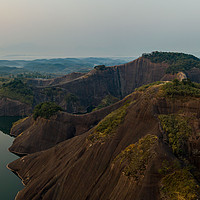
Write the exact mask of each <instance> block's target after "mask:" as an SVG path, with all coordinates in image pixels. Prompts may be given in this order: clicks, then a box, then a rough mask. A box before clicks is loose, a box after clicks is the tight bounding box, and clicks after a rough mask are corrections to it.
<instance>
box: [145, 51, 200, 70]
mask: <svg viewBox="0 0 200 200" xmlns="http://www.w3.org/2000/svg"><path fill="white" fill-rule="evenodd" d="M142 57H144V58H147V59H150V60H151V62H153V63H162V62H165V63H167V64H169V67H168V68H167V71H166V72H167V73H172V74H174V73H177V72H180V71H183V72H185V71H187V70H190V69H192V68H194V67H195V68H200V59H199V58H197V57H195V56H193V55H190V54H185V53H173V52H159V51H155V52H152V53H148V54H146V53H145V54H142Z"/></svg>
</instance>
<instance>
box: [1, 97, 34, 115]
mask: <svg viewBox="0 0 200 200" xmlns="http://www.w3.org/2000/svg"><path fill="white" fill-rule="evenodd" d="M31 109H32V108H31V107H30V106H29V105H27V104H25V103H21V102H20V101H17V100H13V99H9V98H6V97H1V98H0V116H25V115H28V114H29V113H30V112H31Z"/></svg>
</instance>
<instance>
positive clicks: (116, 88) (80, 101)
mask: <svg viewBox="0 0 200 200" xmlns="http://www.w3.org/2000/svg"><path fill="white" fill-rule="evenodd" d="M168 67H169V64H167V62H157V63H155V62H151V60H150V59H148V58H145V57H140V58H138V59H136V60H134V61H132V62H129V63H126V64H123V65H119V66H112V67H96V68H95V69H94V70H92V71H90V72H89V73H86V74H83V73H72V74H68V75H66V76H63V77H59V78H56V79H51V80H36V79H34V80H33V79H29V80H28V81H27V83H28V84H29V85H30V86H31V87H32V90H33V94H34V97H33V98H34V100H33V102H34V103H33V107H34V106H35V105H37V104H39V103H41V102H44V101H54V102H56V103H57V104H59V105H60V106H61V107H63V108H64V110H65V111H67V112H69V113H86V112H90V111H91V110H92V108H93V107H95V106H97V105H98V104H99V103H100V102H101V100H102V99H103V98H105V97H106V96H107V95H112V96H114V97H117V98H119V99H123V98H124V97H125V96H126V95H128V94H130V93H132V92H133V91H134V89H135V88H137V87H139V86H141V85H144V84H148V83H152V82H155V81H160V80H172V79H174V77H176V74H175V75H172V74H170V73H169V74H166V70H167V69H168ZM186 75H187V77H188V78H190V79H191V80H192V81H196V82H200V69H199V68H195V67H192V68H191V69H189V70H186ZM7 101H9V100H7ZM11 107H14V109H13V111H12V110H9V108H8V105H7V103H6V101H4V100H3V99H2V101H1V102H0V108H2V109H0V116H2V115H19V114H21V113H22V111H21V109H22V108H23V110H24V113H25V114H26V115H28V114H30V112H31V106H30V105H29V106H27V105H26V104H24V103H20V105H18V104H17V105H16V104H14V103H13V105H12V106H11ZM27 107H28V108H27ZM3 108H5V109H3ZM17 109H18V110H17Z"/></svg>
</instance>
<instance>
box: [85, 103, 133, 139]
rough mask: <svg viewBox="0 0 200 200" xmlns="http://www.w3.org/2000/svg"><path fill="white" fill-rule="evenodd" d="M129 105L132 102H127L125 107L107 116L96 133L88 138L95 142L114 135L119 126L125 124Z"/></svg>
mask: <svg viewBox="0 0 200 200" xmlns="http://www.w3.org/2000/svg"><path fill="white" fill-rule="evenodd" d="M129 105H130V102H126V103H125V104H124V105H123V106H121V107H120V108H118V109H117V110H115V111H113V112H111V113H110V114H109V115H107V116H106V117H105V118H104V119H103V120H101V121H100V122H99V123H98V125H97V126H96V128H95V130H94V132H93V133H92V134H90V135H89V136H88V139H89V140H90V141H92V142H95V141H98V140H101V139H104V138H106V137H108V136H110V135H112V134H113V133H114V131H115V130H116V128H117V127H118V126H119V124H121V123H122V122H123V120H124V118H125V116H126V112H127V108H128V106H129Z"/></svg>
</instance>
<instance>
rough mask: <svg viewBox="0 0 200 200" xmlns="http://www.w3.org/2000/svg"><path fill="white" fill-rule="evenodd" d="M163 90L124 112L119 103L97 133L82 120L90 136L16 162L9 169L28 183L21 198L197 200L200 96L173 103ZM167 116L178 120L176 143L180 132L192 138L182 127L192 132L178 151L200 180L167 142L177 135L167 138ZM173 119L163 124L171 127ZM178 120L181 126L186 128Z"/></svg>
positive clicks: (146, 94) (136, 98)
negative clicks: (174, 196)
mask: <svg viewBox="0 0 200 200" xmlns="http://www.w3.org/2000/svg"><path fill="white" fill-rule="evenodd" d="M161 87H162V86H153V87H151V88H148V89H146V90H145V91H137V92H134V93H133V94H131V95H130V96H128V97H127V98H126V99H125V100H123V101H121V105H120V106H119V104H116V105H117V106H116V107H115V110H114V111H113V112H111V111H112V110H113V109H111V107H109V108H108V110H109V111H107V112H108V113H109V112H111V113H110V114H109V115H107V116H106V117H105V118H104V119H103V120H102V121H100V122H99V124H98V125H97V126H94V127H93V125H94V124H92V127H90V128H89V126H88V123H86V122H85V123H82V124H81V122H83V121H81V120H80V121H81V122H78V121H79V120H77V122H76V123H75V127H76V124H79V123H80V124H81V126H82V127H84V125H85V127H86V129H88V128H89V130H88V131H86V132H85V131H83V132H79V133H80V135H79V134H78V135H77V136H76V137H73V138H71V139H68V140H66V141H63V142H61V143H59V144H57V145H55V146H54V147H52V148H50V149H48V150H45V151H41V152H37V153H33V154H30V155H27V156H25V157H22V158H20V159H18V160H16V161H14V162H13V163H11V164H9V168H10V169H12V170H13V171H14V172H15V173H17V174H18V175H19V176H20V177H21V178H22V179H23V182H24V184H25V185H26V187H25V188H24V189H23V190H22V191H20V192H19V194H18V195H17V197H16V199H17V200H39V199H42V200H49V199H54V200H82V199H84V200H86V199H87V200H89V199H90V200H101V199H102V200H105V199H111V200H129V199H130V200H132V199H136V200H144V199H145V200H157V199H158V200H160V199H162V198H164V199H172V197H173V195H179V196H180V197H182V198H183V197H184V198H185V197H186V198H185V199H198V198H199V186H198V181H199V180H198V178H199V175H198V173H199V168H200V160H199V152H200V137H199V131H200V110H199V108H200V98H198V97H193V98H190V97H189V98H188V97H184V98H166V97H163V96H162V90H161ZM112 108H113V107H112ZM105 109H107V108H105ZM104 112H106V111H105V110H104ZM96 114H97V115H99V116H98V119H99V120H100V119H101V118H103V117H104V116H103V115H101V111H99V112H98V113H96ZM96 114H94V113H90V114H88V115H86V116H85V119H88V120H89V119H91V120H92V119H93V117H92V116H94V115H96ZM171 114H172V115H171ZM100 115H101V116H100ZM83 116H84V115H83ZM159 116H162V118H159ZM166 116H169V117H171V116H174V118H173V117H172V119H173V120H175V121H173V123H174V122H176V123H177V124H178V125H177V126H178V128H180V130H178V132H177V137H178V135H180V134H178V133H185V132H184V130H182V129H181V127H182V126H183V125H184V129H185V130H188V133H189V135H187V134H186V133H185V134H186V135H187V138H185V142H184V143H183V144H182V143H181V144H182V146H184V145H186V146H184V147H185V148H184V149H181V148H182V146H181V145H179V143H177V144H176V145H175V147H177V148H178V150H182V151H185V152H186V153H185V154H184V156H185V159H186V160H188V162H189V163H190V164H192V165H193V166H194V168H195V166H196V168H197V169H196V171H195V170H194V172H195V173H194V174H195V175H194V174H191V173H192V172H191V171H190V170H188V169H187V168H185V167H184V166H185V164H184V163H183V162H184V161H183V160H182V159H181V157H180V155H182V154H181V151H180V152H179V151H178V150H177V149H176V148H175V147H174V148H173V145H170V140H169V138H167V139H166V137H170V136H169V135H168V136H166V132H165V128H166V127H165V124H163V123H162V120H163V119H165V118H164V117H166ZM57 117H59V115H58V116H57ZM57 117H52V119H51V120H52V123H53V124H54V125H55V129H56V124H55V123H54V122H53V121H54V120H55V119H56V118H57ZM70 117H72V116H70ZM70 117H69V116H68V117H67V118H68V119H69V118H70ZM176 117H177V118H176ZM72 118H73V117H72ZM74 118H75V116H74ZM83 118H84V117H83ZM77 119H78V118H77ZM170 119H171V118H169V119H168V118H167V120H166V121H167V122H166V121H164V122H165V123H168V121H169V120H170ZM179 119H181V121H180V123H181V124H182V125H181V126H180V127H179ZM186 121H187V123H186ZM41 122H42V120H41ZM30 124H32V122H30ZM37 124H38V125H39V122H35V125H33V124H32V127H35V128H36V127H37ZM39 126H40V125H39ZM20 127H22V129H23V127H24V124H23V123H22V124H21V125H19V126H18V129H19V128H20ZM85 127H84V130H86V129H85ZM57 128H58V129H59V126H58V127H57ZM27 130H28V129H27ZM29 130H30V131H29V132H28V133H22V135H20V136H18V137H17V140H18V144H17V145H15V148H16V149H19V150H23V147H24V145H25V144H24V143H23V141H24V140H26V138H27V137H28V134H29V135H31V134H36V133H35V132H34V130H32V131H31V129H29ZM25 132H26V130H25ZM65 133H66V134H67V131H66V132H65ZM16 134H18V133H16ZM46 134H48V132H45V131H44V132H43V131H41V133H40V134H39V135H40V137H41V135H44V137H46V136H45V135H46ZM174 134H175V133H174ZM186 135H184V137H185V136H186ZM37 137H38V136H37V135H36V137H35V140H37ZM32 140H34V136H33V137H32ZM20 141H21V145H22V146H20ZM37 141H38V142H39V140H37ZM32 144H33V143H31V145H32ZM31 145H30V146H31ZM34 145H35V144H34ZM41 145H42V143H41ZM37 148H38V147H37ZM26 149H27V147H26ZM25 153H26V152H25ZM179 153H180V155H179ZM165 163H168V164H165ZM175 163H176V164H175ZM177 163H178V164H179V165H177ZM197 180H198V181H197ZM173 184H175V187H173ZM165 188H167V189H165ZM192 195H193V196H192ZM188 196H190V198H188Z"/></svg>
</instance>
